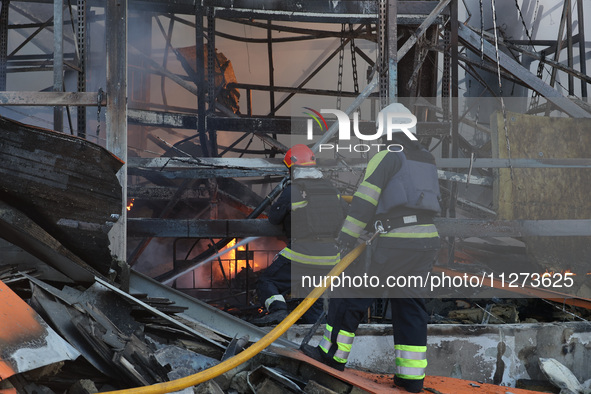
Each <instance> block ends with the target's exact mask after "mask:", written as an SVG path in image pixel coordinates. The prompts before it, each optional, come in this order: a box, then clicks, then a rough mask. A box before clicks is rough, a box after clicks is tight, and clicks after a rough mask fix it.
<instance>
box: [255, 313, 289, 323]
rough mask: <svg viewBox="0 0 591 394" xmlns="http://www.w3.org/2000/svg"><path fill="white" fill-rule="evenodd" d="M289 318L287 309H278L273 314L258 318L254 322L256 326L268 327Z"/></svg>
mask: <svg viewBox="0 0 591 394" xmlns="http://www.w3.org/2000/svg"><path fill="white" fill-rule="evenodd" d="M286 317H287V309H276V310H274V311H272V312H269V313H267V314H266V315H265V316H263V317H259V318H256V319H254V320H253V321H252V324H254V325H255V326H268V325H271V324H277V323H280V322H281V321H283V319H285V318H286Z"/></svg>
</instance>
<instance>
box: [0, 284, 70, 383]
mask: <svg viewBox="0 0 591 394" xmlns="http://www.w3.org/2000/svg"><path fill="white" fill-rule="evenodd" d="M0 321H1V322H2V324H0V380H3V379H7V378H9V377H10V376H12V375H15V374H18V373H22V372H26V371H30V370H33V369H35V368H40V367H43V366H46V365H50V364H53V363H56V362H59V361H64V360H75V359H76V358H78V356H79V355H80V353H79V352H78V351H77V350H76V349H74V348H73V347H72V346H71V345H70V344H68V343H67V342H66V341H64V340H63V339H62V338H61V337H60V336H59V335H58V334H57V333H56V332H55V331H53V329H51V327H49V326H48V325H47V323H45V322H44V321H43V319H41V317H40V316H39V315H38V314H37V313H36V312H35V311H34V310H33V309H32V308H31V307H30V306H29V305H27V304H26V303H25V302H24V301H23V300H22V299H21V298H20V297H19V296H17V295H16V294H15V293H14V292H13V291H12V290H11V289H10V288H9V287H8V286H6V285H5V284H4V283H3V282H0Z"/></svg>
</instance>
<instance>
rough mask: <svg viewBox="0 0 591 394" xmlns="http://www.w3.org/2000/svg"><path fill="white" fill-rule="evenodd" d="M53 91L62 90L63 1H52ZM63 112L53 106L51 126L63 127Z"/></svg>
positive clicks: (55, 128)
mask: <svg viewBox="0 0 591 394" xmlns="http://www.w3.org/2000/svg"><path fill="white" fill-rule="evenodd" d="M53 91H54V92H63V91H64V2H63V0H55V1H54V2H53ZM63 122H64V113H63V108H62V107H61V106H56V107H54V108H53V128H54V130H57V131H63V129H64V125H63Z"/></svg>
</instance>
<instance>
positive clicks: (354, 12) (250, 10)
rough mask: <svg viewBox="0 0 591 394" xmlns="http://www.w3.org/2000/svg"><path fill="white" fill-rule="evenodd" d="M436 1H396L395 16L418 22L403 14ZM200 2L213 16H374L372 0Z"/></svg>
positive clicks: (422, 10)
mask: <svg viewBox="0 0 591 394" xmlns="http://www.w3.org/2000/svg"><path fill="white" fill-rule="evenodd" d="M437 4H438V2H436V1H398V4H397V7H396V8H397V12H398V15H403V17H402V18H400V17H399V18H398V19H399V23H400V22H402V23H410V24H416V25H418V24H420V23H421V20H417V19H415V18H409V17H404V16H406V15H409V16H411V15H428V14H429V13H431V12H432V11H433V9H434V8H435V7H436V6H437ZM204 6H209V7H215V10H216V16H218V17H223V18H250V19H270V20H274V21H277V20H284V21H314V22H328V23H331V22H332V23H376V22H377V18H378V9H377V5H376V2H375V1H339V2H330V1H306V0H279V1H273V2H271V3H269V2H258V1H252V0H205V1H204ZM400 19H402V20H400ZM420 19H422V18H420ZM402 23H401V24H402Z"/></svg>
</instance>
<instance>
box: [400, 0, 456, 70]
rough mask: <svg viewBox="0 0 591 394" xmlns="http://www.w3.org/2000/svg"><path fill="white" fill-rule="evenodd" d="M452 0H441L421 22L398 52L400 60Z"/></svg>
mask: <svg viewBox="0 0 591 394" xmlns="http://www.w3.org/2000/svg"><path fill="white" fill-rule="evenodd" d="M450 1H451V0H441V1H440V2H439V4H437V7H435V8H434V9H433V11H432V12H431V13H430V14H429V15H428V16H427V18H425V20H424V21H423V23H421V25H420V26H419V27H418V28H417V30H416V31H414V32H413V33H412V35H411V36H410V38H409V39H408V40H406V42H405V43H404V44H403V45H402V47H401V48H400V50H399V51H398V54H397V56H398V61H400V59H402V58H403V57H404V55H406V54H407V53H408V51H410V48H412V46H413V45H414V44H415V43H416V42H417V40H418V39H419V38H421V37H422V36H423V35H425V33H426V32H427V29H428V28H429V26H431V25H432V24H433V22H435V20H436V19H437V17H438V16H439V15H441V14H442V13H443V11H444V9H445V8H446V7H447V5H448V4H449V3H450Z"/></svg>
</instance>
